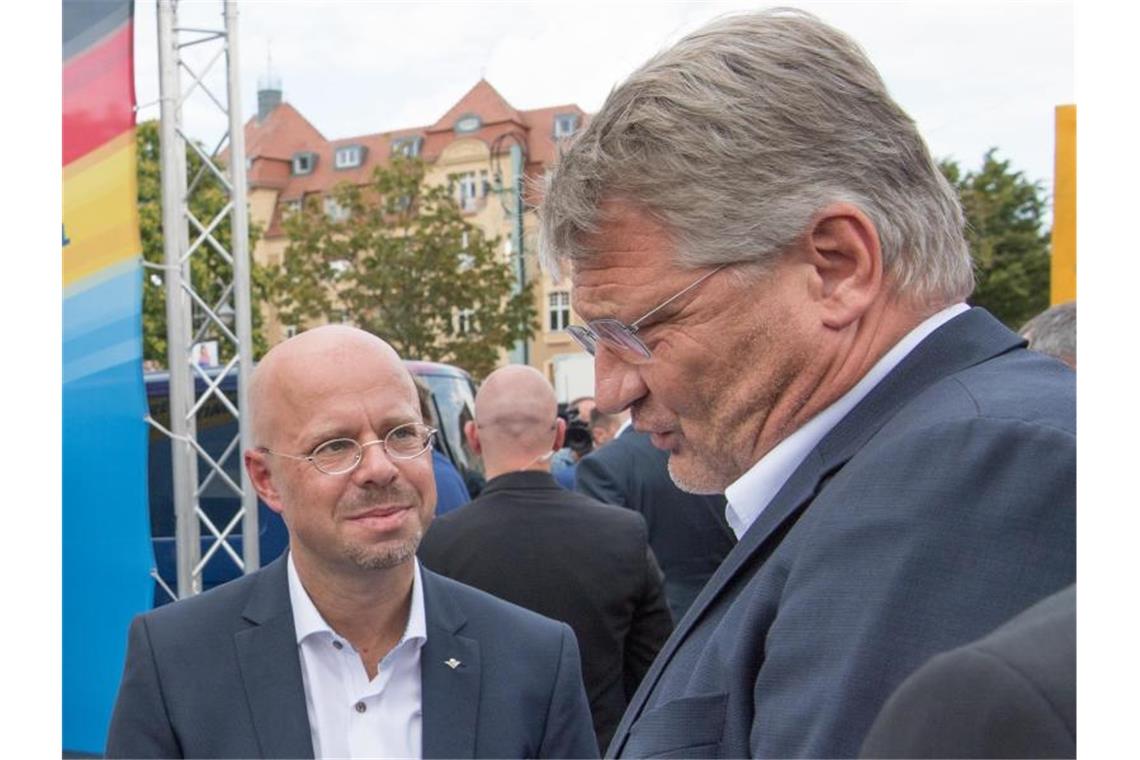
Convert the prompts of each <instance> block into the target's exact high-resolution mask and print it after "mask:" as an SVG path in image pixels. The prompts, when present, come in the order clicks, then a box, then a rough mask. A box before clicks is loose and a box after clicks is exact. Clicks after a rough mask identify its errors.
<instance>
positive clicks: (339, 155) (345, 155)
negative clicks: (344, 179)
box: [335, 145, 364, 169]
mask: <svg viewBox="0 0 1140 760" xmlns="http://www.w3.org/2000/svg"><path fill="white" fill-rule="evenodd" d="M335 161H336V168H338V169H353V168H355V167H357V166H360V165H361V164H362V163H364V146H363V145H345V146H344V147H343V148H337V149H336V156H335Z"/></svg>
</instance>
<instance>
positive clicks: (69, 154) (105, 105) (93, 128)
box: [63, 21, 135, 166]
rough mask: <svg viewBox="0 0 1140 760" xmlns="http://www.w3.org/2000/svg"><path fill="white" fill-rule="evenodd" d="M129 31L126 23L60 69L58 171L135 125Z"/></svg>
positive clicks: (132, 31) (132, 39)
mask: <svg viewBox="0 0 1140 760" xmlns="http://www.w3.org/2000/svg"><path fill="white" fill-rule="evenodd" d="M133 44H134V25H133V24H132V23H131V22H130V21H127V22H126V23H124V24H123V26H122V28H121V29H119V30H118V31H116V32H113V33H112V34H110V35H109V36H108V37H107V38H106V39H105V40H103V42H101V43H99V44H98V45H97V46H95V47H93V48H91V49H90V50H87V51H85V52H83V53H81V54H79V55H76V56H73V57H72V58H71V59H70V60H68V61H67V63H66V64H65V65H64V68H63V165H64V166H67V165H68V164H69V163H71V162H72V161H74V160H75V159H77V158H79V157H81V156H83V155H85V154H87V153H89V152H90V151H92V150H94V149H95V148H98V147H99V146H100V145H103V144H104V143H106V142H107V141H108V140H112V139H114V138H115V137H117V136H118V135H120V134H122V133H123V132H125V131H126V130H128V129H131V128H133V127H134V125H135V88H134V65H133V58H132V56H131V49H132V46H133Z"/></svg>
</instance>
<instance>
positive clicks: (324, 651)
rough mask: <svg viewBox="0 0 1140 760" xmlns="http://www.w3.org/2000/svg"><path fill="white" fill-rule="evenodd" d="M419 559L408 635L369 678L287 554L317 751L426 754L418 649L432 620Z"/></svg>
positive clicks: (324, 754) (330, 755)
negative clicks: (428, 619)
mask: <svg viewBox="0 0 1140 760" xmlns="http://www.w3.org/2000/svg"><path fill="white" fill-rule="evenodd" d="M413 562H414V563H415V565H414V573H415V574H414V576H413V580H412V605H411V609H410V610H409V612H408V623H407V626H406V627H405V629H404V635H403V636H402V637H401V638H400V641H399V643H398V644H396V646H395V647H393V648H392V651H390V652H389V653H388V654H387V655H386V656H385V657H384V659H383V660H381V661H380V667H379V668H378V669H377V673H376V677H375V678H373V679H372V680H371V681H370V680H368V674H367V673H366V672H365V670H364V664H363V663H362V662H361V661H360V654H359V653H358V652H357V651H356V650H355V649H354V648H353V646H352V644H350V643H349V642H348V640H347V639H345V638H344V637H343V636H341V635H340V634H338V633H337V632H336V631H334V630H333V629H332V628H331V627H330V626H329V624H328V623H326V622H325V619H324V618H323V617H322V616H321V613H320V612H319V611H318V610H317V608H316V606H315V605H314V604H313V600H312V599H310V598H309V594H308V592H306V591H305V587H304V586H302V585H301V579H300V577H298V575H297V568H296V567H295V566H294V564H293V555H292V554H290V555H289V600H290V601H291V602H292V604H293V626H294V628H295V629H296V631H297V646H298V647H299V648H300V650H301V678H302V681H303V682H304V686H305V707H306V708H308V711H309V728H310V730H311V732H312V735H313V756H314V757H316V758H378V757H401V758H404V757H410V758H418V757H421V756H422V747H423V736H422V731H423V699H422V691H421V690H422V685H421V679H420V649H421V648H422V647H423V645H424V642H425V641H427V625H426V618H425V616H424V591H423V579H422V577H421V575H420V565H419V562H418V561H417V560H415V559H413Z"/></svg>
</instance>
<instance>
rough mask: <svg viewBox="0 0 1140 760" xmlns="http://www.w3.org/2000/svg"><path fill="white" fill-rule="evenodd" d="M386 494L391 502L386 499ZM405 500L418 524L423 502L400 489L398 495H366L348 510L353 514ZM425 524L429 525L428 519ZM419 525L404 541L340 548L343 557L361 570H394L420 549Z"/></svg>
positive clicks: (380, 493) (392, 492) (384, 491)
mask: <svg viewBox="0 0 1140 760" xmlns="http://www.w3.org/2000/svg"><path fill="white" fill-rule="evenodd" d="M389 493H391V494H392V497H394V498H389ZM405 499H406V500H407V501H410V502H411V509H412V511H413V512H414V513H415V515H416V517H417V520H418V519H419V516H420V515H421V514H422V510H423V500H422V499H421V498H420V495H419V493H418V492H415V491H414V490H410V489H409V490H405V489H400V490H399V491H389V490H387V489H385V490H381V491H371V492H367V493H366V494H365V495H363V496H362V497H360V498H358V499H355V500H354V501H353V502H351V503H350V504H349V505H348V507H349V508H350V510H351V511H354V512H355V511H363V510H367V509H369V508H372V507H374V506H380V505H383V504H385V503H387V502H389V501H396V500H405ZM427 520H428V522H429V523H430V521H431V518H430V516H429V517H428V518H427ZM419 522H420V524H419V525H417V526H416V528H415V530H414V531H413V533H412V535H410V536H408V537H406V538H396V539H391V540H388V541H383V542H381V543H347V544H345V545H344V547H343V549H344V557H345V559H347V560H348V561H349V562H351V563H352V564H353V565H355V566H356V567H358V568H360V569H362V570H388V569H390V568H393V567H398V566H399V565H402V564H404V563H405V562H407V561H408V560H410V559H411V558H412V557H414V556H415V554H416V550H417V549H419V547H420V541H422V540H423V537H424V523H423V521H422V520H420V521H419Z"/></svg>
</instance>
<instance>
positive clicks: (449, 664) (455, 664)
mask: <svg viewBox="0 0 1140 760" xmlns="http://www.w3.org/2000/svg"><path fill="white" fill-rule="evenodd" d="M443 664H444V665H446V666H447V667H449V668H451V669H452V670H455V669H456V668H458V667H459V666H460V665H462V664H463V663H461V662H460V661H459V660H457V659H455V658H454V657H452V658H451V659H450V660H444V661H443Z"/></svg>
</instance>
